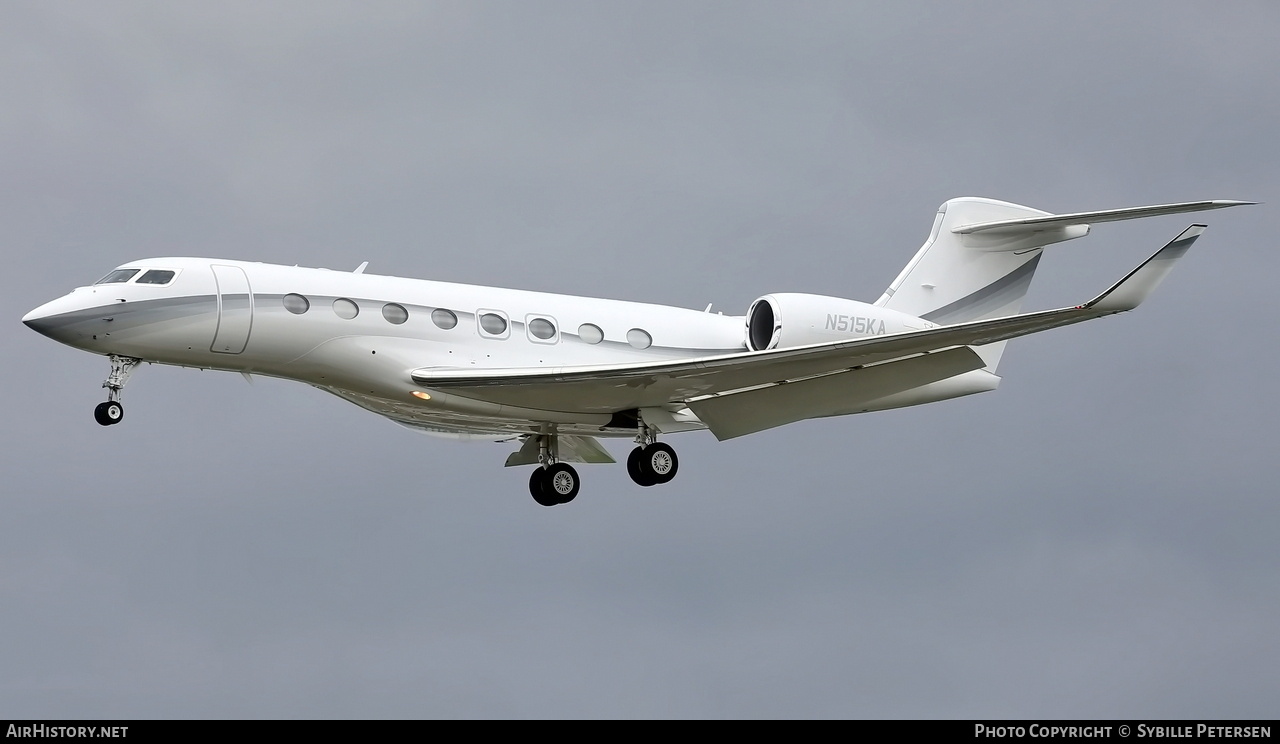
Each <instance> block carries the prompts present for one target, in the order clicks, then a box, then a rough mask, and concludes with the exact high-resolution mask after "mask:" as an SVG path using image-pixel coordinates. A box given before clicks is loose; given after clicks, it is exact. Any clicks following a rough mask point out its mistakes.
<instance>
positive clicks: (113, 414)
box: [93, 400, 124, 426]
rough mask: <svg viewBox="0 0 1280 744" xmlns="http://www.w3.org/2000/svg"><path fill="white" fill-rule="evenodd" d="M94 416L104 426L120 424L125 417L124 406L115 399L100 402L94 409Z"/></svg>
mask: <svg viewBox="0 0 1280 744" xmlns="http://www.w3.org/2000/svg"><path fill="white" fill-rule="evenodd" d="M93 418H94V420H95V421H97V422H98V423H99V424H102V425H103V426H111V425H112V424H118V423H120V420H121V419H123V418H124V406H122V405H120V404H119V403H117V402H116V401H114V400H109V401H107V402H106V403H99V404H98V407H97V408H94V409H93Z"/></svg>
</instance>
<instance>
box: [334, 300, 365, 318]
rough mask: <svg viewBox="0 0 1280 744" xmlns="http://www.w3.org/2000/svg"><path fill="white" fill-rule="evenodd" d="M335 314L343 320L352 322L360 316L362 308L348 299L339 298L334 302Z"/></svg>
mask: <svg viewBox="0 0 1280 744" xmlns="http://www.w3.org/2000/svg"><path fill="white" fill-rule="evenodd" d="M333 312H334V314H335V315H337V316H338V317H339V318H342V319H343V320H351V319H352V318H354V317H356V316H357V315H359V314H360V306H359V305H357V304H356V303H354V302H352V301H351V300H348V299H347V298H346V297H339V298H338V299H336V300H334V301H333Z"/></svg>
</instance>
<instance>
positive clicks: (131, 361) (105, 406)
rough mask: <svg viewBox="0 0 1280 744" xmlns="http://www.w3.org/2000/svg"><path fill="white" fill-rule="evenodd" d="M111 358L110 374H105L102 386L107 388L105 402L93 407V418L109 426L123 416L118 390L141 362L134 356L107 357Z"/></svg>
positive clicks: (118, 421)
mask: <svg viewBox="0 0 1280 744" xmlns="http://www.w3.org/2000/svg"><path fill="white" fill-rule="evenodd" d="M108 358H109V359H110V360H111V374H109V375H107V379H106V381H105V382H103V383H102V386H103V387H104V388H106V389H107V400H106V402H105V403H99V404H98V407H97V408H94V409H93V418H94V420H96V421H97V422H98V423H99V424H102V425H103V426H111V425H112V424H118V423H120V421H121V419H123V418H124V406H123V405H121V403H120V391H121V390H123V389H124V384H125V383H126V382H128V381H129V375H131V374H133V370H134V368H136V367H137V366H138V364H140V363H141V362H142V360H141V359H136V358H134V357H124V356H117V355H115V354H112V355H110V356H109V357H108Z"/></svg>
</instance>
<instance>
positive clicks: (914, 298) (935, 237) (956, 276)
mask: <svg viewBox="0 0 1280 744" xmlns="http://www.w3.org/2000/svg"><path fill="white" fill-rule="evenodd" d="M1047 216H1050V214H1049V213H1048V212H1044V211H1041V210H1039V209H1032V208H1031V207H1024V206H1021V205H1019V204H1010V203H1009V202H1002V201H996V200H994V199H982V198H978V197H961V198H959V199H951V200H950V201H947V202H946V203H945V204H943V205H942V206H941V207H939V208H938V214H937V216H936V217H934V220H933V229H932V230H931V231H930V232H929V239H928V240H926V241H925V243H924V245H923V246H921V248H920V250H919V251H917V252H916V255H915V257H914V258H912V259H911V262H910V263H908V264H907V265H906V268H904V269H903V270H902V273H900V274H898V278H896V279H894V280H893V283H892V284H890V285H889V288H888V289H887V290H885V293H884V295H882V296H881V297H880V299H879V300H877V301H876V304H877V305H879V306H881V307H887V308H890V309H892V310H898V311H901V312H904V313H907V314H908V315H914V316H916V317H919V318H924V319H925V320H929V321H932V322H934V323H938V324H939V325H951V324H953V323H964V322H966V321H970V320H985V319H988V318H998V317H1002V316H1006V315H1016V314H1018V313H1019V312H1020V311H1021V310H1022V300H1023V298H1025V297H1026V295H1027V289H1028V288H1029V287H1030V286H1031V278H1032V276H1033V275H1034V274H1035V271H1036V266H1038V265H1039V263H1040V253H1041V249H1042V248H1043V247H1044V246H1045V245H1048V244H1050V243H1057V242H1061V241H1063V240H1070V239H1072V238H1078V237H1083V236H1084V235H1086V234H1088V232H1089V227H1088V225H1069V226H1064V227H1061V228H1055V229H1051V230H1046V231H1038V232H1030V231H1024V232H1020V233H1015V234H1010V235H1003V234H1002V235H1000V236H998V237H996V239H994V240H992V239H991V238H989V237H986V236H978V235H970V234H960V233H956V232H954V230H955V229H956V228H962V227H964V226H966V225H971V224H973V223H983V222H993V221H1006V220H1019V219H1027V218H1035V217H1047ZM1003 351H1004V342H1000V343H995V344H988V345H987V346H984V347H981V348H980V349H979V352H980V353H981V355H982V358H983V360H984V361H985V362H986V363H987V369H988V370H989V371H992V372H994V371H995V368H996V365H997V364H998V363H999V361H1000V355H1001V353H1002V352H1003Z"/></svg>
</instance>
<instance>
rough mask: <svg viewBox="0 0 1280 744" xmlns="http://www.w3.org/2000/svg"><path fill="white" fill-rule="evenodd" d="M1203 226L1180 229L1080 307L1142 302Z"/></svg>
mask: <svg viewBox="0 0 1280 744" xmlns="http://www.w3.org/2000/svg"><path fill="white" fill-rule="evenodd" d="M1204 230H1205V226H1204V225H1192V226H1191V227H1188V228H1187V229H1186V230H1183V231H1182V234H1181V235H1179V236H1178V237H1176V238H1174V239H1173V240H1171V241H1170V242H1169V244H1168V245H1166V246H1165V247H1163V248H1161V249H1160V250H1158V251H1156V253H1155V255H1153V256H1152V257H1151V258H1148V259H1147V260H1146V261H1144V262H1143V263H1142V265H1141V266H1139V267H1138V268H1136V269H1134V270H1133V271H1130V272H1129V274H1128V276H1126V277H1125V278H1123V279H1121V280H1120V281H1118V282H1116V283H1115V285H1114V286H1113V287H1111V289H1108V290H1107V291H1106V292H1103V293H1102V294H1100V295H1098V296H1097V297H1095V298H1093V299H1092V300H1090V301H1089V302H1088V303H1087V304H1085V305H1082V306H1081V307H1083V308H1088V309H1090V310H1098V311H1102V312H1112V313H1122V312H1124V311H1126V310H1132V309H1134V308H1135V307H1137V306H1138V305H1140V304H1142V301H1143V300H1145V299H1147V295H1149V294H1151V292H1152V291H1153V290H1155V288H1156V287H1157V286H1159V284H1160V282H1161V281H1163V280H1164V278H1165V276H1166V275H1167V274H1168V273H1169V271H1170V270H1172V269H1173V264H1174V262H1176V261H1177V260H1178V259H1180V258H1182V256H1183V254H1185V253H1186V252H1187V249H1189V248H1190V247H1191V244H1192V243H1194V242H1196V238H1198V237H1200V234H1201V233H1203V232H1204Z"/></svg>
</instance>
